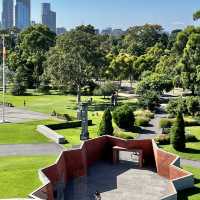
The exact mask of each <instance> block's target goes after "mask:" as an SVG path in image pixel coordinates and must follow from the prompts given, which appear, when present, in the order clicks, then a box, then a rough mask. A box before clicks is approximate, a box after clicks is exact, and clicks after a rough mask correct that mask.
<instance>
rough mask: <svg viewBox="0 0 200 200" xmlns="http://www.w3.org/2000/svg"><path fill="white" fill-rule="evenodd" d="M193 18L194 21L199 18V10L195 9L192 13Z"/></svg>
mask: <svg viewBox="0 0 200 200" xmlns="http://www.w3.org/2000/svg"><path fill="white" fill-rule="evenodd" d="M193 19H194V21H196V20H199V19H200V10H198V11H196V12H195V13H194V14H193Z"/></svg>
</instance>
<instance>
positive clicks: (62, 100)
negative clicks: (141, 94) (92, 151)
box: [0, 94, 137, 147]
mask: <svg viewBox="0 0 200 200" xmlns="http://www.w3.org/2000/svg"><path fill="white" fill-rule="evenodd" d="M0 98H1V95H0ZM88 98H89V97H88V96H83V97H82V101H87V100H88ZM92 98H93V102H92V105H91V106H89V112H88V116H89V119H92V121H93V124H94V125H93V126H91V127H89V133H90V137H91V138H95V137H97V131H98V127H99V123H100V121H101V117H102V113H103V111H104V110H105V109H106V108H107V107H108V106H110V99H109V98H106V99H104V98H103V97H101V96H93V97H92ZM24 100H25V101H26V109H28V110H32V111H37V112H42V113H51V112H52V111H53V110H55V111H56V112H57V113H62V114H69V115H70V116H72V117H76V113H77V105H76V96H73V95H58V94H53V95H42V94H36V95H33V94H32V95H30V96H20V97H18V96H12V95H9V94H7V95H6V101H7V102H9V103H12V104H13V105H14V106H16V107H23V106H24V105H23V104H24ZM136 102H137V100H130V99H128V98H119V100H118V103H119V104H121V103H127V104H129V105H131V106H136ZM40 124H49V123H47V122H45V121H43V122H41V123H40ZM36 125H37V123H34V124H32V123H24V124H16V125H15V124H13V125H5V127H1V126H0V132H2V131H3V132H4V133H5V134H7V133H8V135H10V136H8V138H7V139H6V138H5V134H3V136H2V137H3V138H4V139H2V140H1V136H0V144H4V143H38V142H40V139H41V142H45V141H46V142H48V140H47V139H44V137H42V136H37V138H36V137H35V134H36V131H35V128H36ZM1 130H2V131H1ZM13 130H18V131H17V134H14V133H15V131H13ZM57 132H58V133H60V134H62V135H64V136H65V137H66V139H67V140H68V142H69V143H70V144H67V145H66V147H71V146H73V145H77V144H80V143H81V141H80V132H81V128H74V129H66V130H60V131H57ZM27 133H30V134H29V135H28V134H27ZM126 134H129V133H126ZM130 134H131V135H133V134H132V133H130ZM15 135H17V136H15ZM20 135H22V136H20ZM33 135H34V137H33ZM134 136H135V135H134ZM38 137H40V139H39V138H38Z"/></svg>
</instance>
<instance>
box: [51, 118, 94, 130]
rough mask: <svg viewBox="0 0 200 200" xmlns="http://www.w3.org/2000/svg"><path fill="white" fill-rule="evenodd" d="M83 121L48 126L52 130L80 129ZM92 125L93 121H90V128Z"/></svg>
mask: <svg viewBox="0 0 200 200" xmlns="http://www.w3.org/2000/svg"><path fill="white" fill-rule="evenodd" d="M81 125H82V121H70V122H65V123H60V124H51V125H47V126H48V127H49V128H51V129H52V130H61V129H67V128H78V127H81ZM91 125H92V120H88V126H91Z"/></svg>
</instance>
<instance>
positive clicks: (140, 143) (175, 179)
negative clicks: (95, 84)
mask: <svg viewBox="0 0 200 200" xmlns="http://www.w3.org/2000/svg"><path fill="white" fill-rule="evenodd" d="M113 146H119V147H122V148H129V149H141V150H142V151H143V152H144V164H145V165H149V164H150V163H151V165H156V168H157V171H158V174H159V175H161V176H164V177H166V178H168V179H169V180H171V184H170V185H169V190H170V191H171V195H169V196H166V197H163V198H162V200H177V190H180V189H185V188H190V187H192V186H193V177H192V174H191V173H189V172H186V171H184V170H182V169H180V168H178V167H177V166H175V165H179V158H178V157H177V156H175V155H173V154H169V153H167V152H164V151H163V150H161V149H159V148H158V147H157V145H156V143H155V142H154V141H152V140H123V139H119V138H115V137H111V136H103V137H99V138H96V139H92V140H88V141H86V142H84V143H83V144H82V145H81V147H80V148H77V149H72V150H67V151H64V152H62V153H61V155H60V156H59V158H58V160H57V161H56V163H55V164H54V165H51V166H49V167H47V168H44V169H42V170H41V171H40V179H41V181H42V182H43V184H44V186H43V187H41V188H39V189H38V190H37V191H35V192H33V193H32V194H31V195H30V197H32V198H34V199H47V200H54V199H58V198H59V199H62V198H63V195H64V193H63V189H64V186H66V185H67V183H68V181H70V180H71V179H73V178H76V177H81V176H85V175H87V169H88V167H90V166H91V165H92V164H93V163H95V162H96V161H98V160H105V159H107V160H110V161H112V148H113Z"/></svg>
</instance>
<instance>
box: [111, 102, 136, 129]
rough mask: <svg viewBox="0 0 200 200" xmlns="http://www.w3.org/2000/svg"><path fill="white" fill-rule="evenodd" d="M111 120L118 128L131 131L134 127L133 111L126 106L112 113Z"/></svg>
mask: <svg viewBox="0 0 200 200" xmlns="http://www.w3.org/2000/svg"><path fill="white" fill-rule="evenodd" d="M113 118H114V121H115V123H116V124H117V125H118V126H119V127H120V128H123V129H131V128H133V126H134V122H135V117H134V114H133V110H132V109H131V108H130V107H129V106H128V105H124V106H121V107H118V108H117V109H116V110H115V111H114V112H113Z"/></svg>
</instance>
